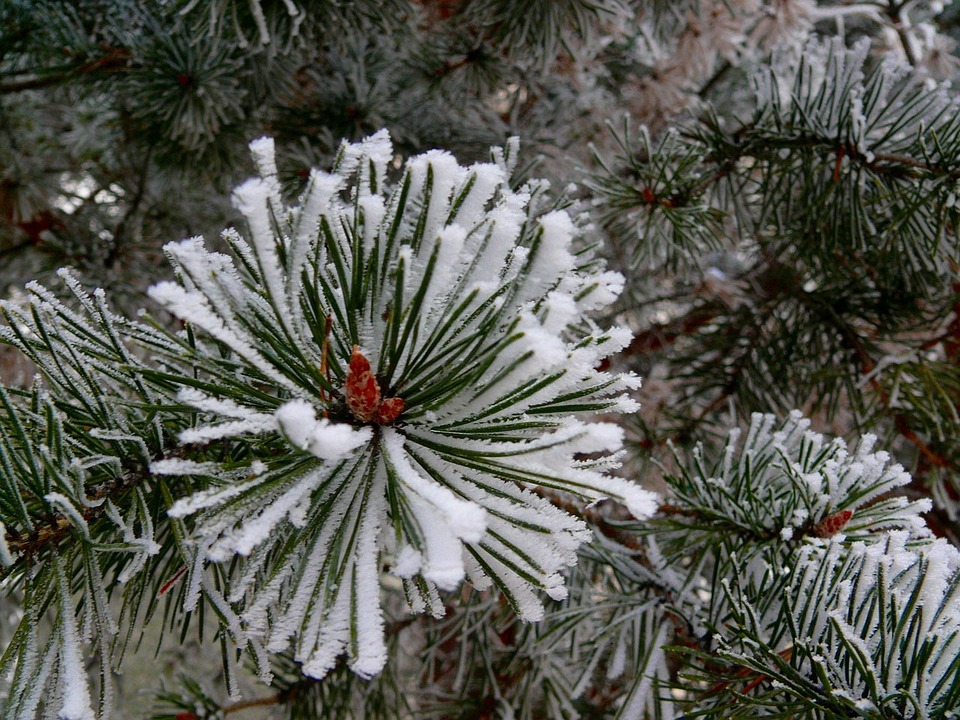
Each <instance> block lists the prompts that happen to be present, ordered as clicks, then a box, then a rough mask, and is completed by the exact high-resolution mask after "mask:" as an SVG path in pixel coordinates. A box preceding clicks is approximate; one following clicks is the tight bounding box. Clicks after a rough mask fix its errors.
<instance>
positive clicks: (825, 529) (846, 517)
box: [810, 510, 853, 538]
mask: <svg viewBox="0 0 960 720" xmlns="http://www.w3.org/2000/svg"><path fill="white" fill-rule="evenodd" d="M851 517H853V510H841V511H840V512H835V513H834V514H833V515H827V516H826V517H825V518H824V519H823V520H821V521H820V522H818V523H817V524H816V525H814V526H813V528H812V529H811V530H810V534H811V535H814V536H815V537H818V538H828V537H833V536H834V535H836V534H837V533H838V532H840V531H841V530H843V528H844V527H845V526H846V524H847V523H848V522H849V521H850V518H851Z"/></svg>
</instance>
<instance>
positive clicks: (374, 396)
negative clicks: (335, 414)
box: [343, 345, 380, 422]
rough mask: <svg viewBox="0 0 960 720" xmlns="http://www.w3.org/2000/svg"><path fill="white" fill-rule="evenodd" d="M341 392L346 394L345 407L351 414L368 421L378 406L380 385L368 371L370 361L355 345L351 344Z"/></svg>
mask: <svg viewBox="0 0 960 720" xmlns="http://www.w3.org/2000/svg"><path fill="white" fill-rule="evenodd" d="M343 392H344V394H345V395H346V396H347V407H349V408H350V412H352V413H353V416H354V417H355V418H356V419H357V420H359V421H360V422H370V420H371V419H372V418H373V416H374V414H375V413H376V412H377V408H378V407H380V386H379V385H378V384H377V378H375V377H374V376H373V373H372V372H370V361H369V360H367V358H366V357H364V355H363V353H362V352H360V348H359V347H357V346H356V345H354V346H353V355H351V356H350V370H349V372H347V381H346V382H345V383H344V386H343Z"/></svg>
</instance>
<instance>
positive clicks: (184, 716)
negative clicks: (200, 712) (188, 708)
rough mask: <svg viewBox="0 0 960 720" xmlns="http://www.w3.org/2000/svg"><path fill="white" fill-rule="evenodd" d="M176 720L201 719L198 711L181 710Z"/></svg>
mask: <svg viewBox="0 0 960 720" xmlns="http://www.w3.org/2000/svg"><path fill="white" fill-rule="evenodd" d="M175 720H199V718H197V714H196V713H192V712H181V713H177V716H176V718H175Z"/></svg>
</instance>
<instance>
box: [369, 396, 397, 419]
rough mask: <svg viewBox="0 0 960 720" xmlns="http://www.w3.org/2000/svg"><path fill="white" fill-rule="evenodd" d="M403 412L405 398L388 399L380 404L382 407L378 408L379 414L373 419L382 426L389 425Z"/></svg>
mask: <svg viewBox="0 0 960 720" xmlns="http://www.w3.org/2000/svg"><path fill="white" fill-rule="evenodd" d="M402 412H403V398H398V397H392V398H387V399H386V400H384V401H383V402H382V403H380V407H378V408H377V414H376V415H375V416H374V418H373V419H374V420H375V421H376V422H377V423H379V424H380V425H388V424H390V423H392V422H393V421H394V420H396V419H397V417H398V416H399V415H400V413H402Z"/></svg>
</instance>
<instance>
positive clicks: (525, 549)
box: [151, 131, 655, 677]
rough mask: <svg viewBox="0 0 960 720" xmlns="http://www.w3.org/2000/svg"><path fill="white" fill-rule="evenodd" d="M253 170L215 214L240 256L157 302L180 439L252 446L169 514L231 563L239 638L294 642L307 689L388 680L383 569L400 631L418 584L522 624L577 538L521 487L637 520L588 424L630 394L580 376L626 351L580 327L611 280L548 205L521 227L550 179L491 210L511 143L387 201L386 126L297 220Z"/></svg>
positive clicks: (410, 173) (199, 263) (630, 496)
mask: <svg viewBox="0 0 960 720" xmlns="http://www.w3.org/2000/svg"><path fill="white" fill-rule="evenodd" d="M252 150H253V153H254V157H255V160H256V162H257V164H258V167H259V171H260V178H258V179H254V180H250V181H248V182H246V183H245V184H243V185H241V186H240V187H239V188H238V189H237V191H236V193H235V196H234V200H235V204H236V206H237V208H238V209H239V210H240V211H241V212H242V213H243V215H244V216H245V218H246V220H247V224H248V226H249V232H250V238H249V241H247V240H244V239H242V238H241V237H240V235H239V234H237V233H235V232H232V231H228V232H227V233H225V239H226V240H227V241H228V243H229V244H230V245H231V247H232V249H233V252H234V256H235V258H231V257H228V256H225V255H222V254H218V253H214V252H211V251H209V250H207V249H206V248H205V247H204V244H203V242H202V240H200V239H192V240H186V241H184V242H181V243H178V244H172V245H170V246H168V247H167V252H168V254H169V255H170V257H171V258H172V260H173V262H174V264H175V266H176V268H177V270H178V274H179V278H180V282H179V283H172V282H168V283H161V284H159V285H157V286H155V287H154V288H153V289H152V291H151V294H152V296H153V298H154V299H155V300H157V301H158V302H159V303H160V304H162V305H163V306H164V307H166V308H167V309H168V310H169V311H170V312H172V313H173V314H174V315H176V316H177V317H179V318H180V319H181V320H183V321H186V322H187V323H189V325H190V327H191V328H192V332H193V333H197V335H196V338H195V339H191V340H188V339H186V336H185V339H184V341H183V347H184V351H183V353H182V357H180V358H176V359H171V362H181V363H184V362H187V363H190V364H192V365H194V366H195V367H196V368H197V369H198V371H199V372H200V374H201V375H202V382H198V383H197V385H196V387H185V388H184V389H183V390H182V391H181V392H180V395H179V399H180V401H181V402H182V403H183V405H186V406H189V407H192V408H195V409H196V410H197V411H200V416H201V418H203V422H202V423H201V424H199V425H198V426H195V427H192V428H190V429H188V430H186V431H184V432H183V433H182V435H181V440H182V441H183V442H188V443H202V442H207V441H210V440H213V439H217V438H229V437H236V436H240V435H243V436H251V437H259V438H260V440H259V441H258V442H262V444H261V445H258V444H256V443H254V444H253V446H254V447H255V448H262V453H261V455H260V456H259V457H258V458H257V461H258V462H260V463H262V467H261V466H260V465H258V467H257V469H259V470H261V471H260V472H253V471H252V472H251V473H250V474H249V475H248V476H247V477H243V478H240V479H239V480H238V479H237V475H236V472H235V471H231V473H232V474H228V473H227V472H226V471H224V476H223V477H221V478H214V480H215V481H214V482H213V483H211V486H210V487H209V488H208V489H206V490H203V491H200V492H198V493H196V494H194V495H192V496H189V497H186V498H184V499H182V500H181V501H179V502H178V503H177V504H175V505H174V507H173V508H172V510H171V514H172V515H174V516H179V517H186V516H194V517H195V518H196V523H195V528H196V530H195V533H196V536H195V541H196V543H197V546H198V547H199V548H200V549H201V551H202V552H203V553H204V554H205V555H206V557H207V558H209V559H212V560H225V559H228V558H231V557H234V556H235V555H236V554H239V555H241V556H246V557H247V559H246V561H245V566H244V567H245V570H244V575H243V579H242V581H241V582H240V584H239V585H238V586H237V587H236V588H234V590H233V593H232V595H231V601H232V602H234V603H235V604H236V605H237V607H238V610H239V612H240V614H241V617H242V618H243V621H244V623H245V628H246V632H248V633H249V634H250V635H251V636H255V637H260V638H263V640H264V641H265V643H266V646H267V647H268V649H273V650H280V649H282V648H284V647H286V646H287V644H288V643H289V642H290V640H291V638H293V641H294V642H295V652H296V657H297V659H298V660H300V661H301V662H302V663H303V669H304V671H305V672H306V673H307V674H309V675H313V676H316V677H320V676H323V675H324V674H325V673H327V672H328V671H329V670H330V669H331V668H332V667H333V666H334V664H335V663H336V661H337V658H338V657H339V656H341V655H343V654H346V655H347V656H348V658H349V663H350V665H351V667H352V668H353V669H354V671H356V672H358V673H360V674H363V675H370V674H373V673H376V672H378V671H379V670H380V668H381V667H382V666H383V664H384V662H385V660H386V655H387V653H386V647H385V643H384V637H383V619H382V612H381V608H380V602H379V593H380V588H379V578H380V573H381V570H382V569H383V568H384V567H385V566H387V567H389V568H390V570H391V571H392V572H393V573H394V574H395V575H397V576H398V577H400V578H402V580H403V584H404V588H405V590H406V594H407V599H408V602H409V603H410V605H411V606H412V607H413V609H414V610H417V611H423V610H429V611H430V612H432V613H434V614H441V613H442V612H443V608H442V605H441V602H440V599H439V595H438V592H437V591H438V589H439V590H451V589H454V588H456V587H457V585H458V584H459V583H460V582H461V581H462V580H464V579H465V578H467V579H469V581H470V582H471V583H472V584H473V585H474V586H476V587H479V588H486V587H490V586H491V585H495V586H496V587H497V588H498V589H499V590H500V591H501V592H503V593H504V595H505V596H506V597H507V598H508V600H509V601H510V602H511V604H512V605H513V607H514V608H515V609H516V611H517V612H518V614H519V615H520V616H521V617H523V618H525V619H531V620H533V619H537V618H539V617H541V615H542V613H543V605H542V600H541V591H542V592H544V593H546V594H547V595H549V596H550V597H553V598H562V597H564V595H565V589H564V586H563V579H562V576H561V574H560V573H561V571H562V570H563V569H564V568H565V567H568V566H570V565H571V564H573V563H574V562H575V561H576V550H577V547H578V546H579V544H580V543H581V542H583V541H584V540H585V539H586V538H587V537H588V534H589V533H588V530H587V528H586V526H585V525H584V524H583V522H581V521H580V520H579V519H577V518H574V517H572V516H570V515H568V514H567V513H566V512H564V511H562V510H560V509H558V508H557V507H555V506H554V505H552V504H550V503H549V502H548V501H546V500H545V499H543V498H541V497H539V496H538V495H536V494H534V493H533V492H532V491H531V488H532V487H535V486H542V487H545V488H549V489H551V490H557V491H563V492H570V493H574V494H576V495H578V496H580V497H583V498H587V499H591V500H593V499H599V498H604V497H609V498H613V499H615V500H618V501H620V502H623V503H624V504H625V505H626V506H627V508H628V509H629V510H630V512H632V513H633V514H634V515H635V516H637V517H641V518H642V517H645V516H647V515H649V514H651V513H652V512H653V510H654V509H655V503H654V496H653V495H651V494H650V493H648V492H646V491H644V490H642V489H640V488H639V487H637V486H636V485H634V484H632V483H630V482H628V481H626V480H623V479H620V478H617V477H615V476H612V475H609V474H608V473H607V470H608V469H609V468H610V467H611V466H613V465H615V461H616V452H617V451H618V450H619V448H620V446H621V439H622V437H621V436H622V432H621V431H620V430H619V429H618V428H616V427H614V426H612V425H610V424H604V423H590V422H585V419H586V416H589V415H591V414H595V413H597V412H599V411H605V412H611V411H614V412H615V411H630V410H632V409H633V408H634V403H633V401H632V400H630V399H629V398H628V397H627V395H626V391H628V390H630V389H633V388H635V387H637V385H638V381H637V379H636V378H635V377H632V376H629V375H617V374H611V373H607V372H602V371H598V370H596V369H595V368H596V367H597V366H598V365H599V363H600V361H601V360H602V359H603V358H605V357H607V356H609V355H610V354H611V353H614V352H616V351H618V350H619V349H621V348H622V347H623V346H624V345H625V344H626V343H627V342H628V341H629V339H630V333H629V331H628V330H626V329H625V328H618V327H614V328H609V329H606V328H601V327H598V326H597V325H596V323H594V322H593V321H592V320H590V318H589V317H588V315H587V313H588V312H589V311H592V310H596V309H598V308H601V307H604V306H606V305H608V304H609V303H610V302H612V300H613V299H615V298H616V296H617V294H618V293H619V291H620V289H621V287H622V283H623V279H622V277H621V276H619V275H617V274H616V273H610V272H604V271H603V270H602V268H600V267H599V265H598V264H597V263H595V262H593V261H592V260H591V259H590V257H589V253H585V252H582V251H580V250H578V249H577V248H576V247H575V240H576V237H577V234H578V229H577V227H576V226H575V223H574V222H573V220H572V219H571V218H570V216H569V215H568V213H567V212H566V211H565V210H563V209H552V210H547V211H543V210H539V209H538V208H539V207H540V206H541V205H542V204H543V197H544V191H545V190H546V183H538V182H532V183H528V184H526V185H525V186H523V187H522V188H521V189H519V190H517V191H514V190H511V188H510V186H509V184H508V182H507V181H508V176H509V168H510V165H511V160H512V156H513V155H514V154H515V152H516V144H515V143H513V144H511V145H509V146H508V147H507V148H506V149H504V150H495V151H494V153H493V158H494V161H493V162H491V163H487V164H477V165H473V166H471V167H462V166H460V165H459V164H458V163H457V162H456V161H455V160H454V158H453V157H452V156H450V155H449V154H447V153H445V152H440V151H431V152H428V153H425V154H423V155H420V156H417V157H414V158H412V159H410V160H409V161H408V162H407V163H406V166H405V169H404V172H403V173H402V175H401V176H400V178H399V180H398V181H397V182H396V184H388V179H387V168H388V166H389V165H390V163H391V162H392V161H393V158H394V153H393V148H392V146H391V143H390V139H389V136H388V135H387V133H386V132H385V131H381V132H380V133H377V134H376V135H373V136H372V137H369V138H367V139H366V140H364V141H363V142H361V143H358V144H344V145H343V146H342V147H341V149H340V152H339V154H338V157H337V160H336V164H335V167H334V171H333V172H332V173H325V172H319V171H313V172H312V174H311V176H310V181H309V183H308V186H307V188H306V190H305V191H304V193H303V195H302V196H301V197H300V199H299V202H298V203H297V204H295V205H294V206H292V207H288V206H287V205H286V204H285V203H284V201H283V199H282V197H281V194H280V186H279V182H278V179H277V171H276V165H275V161H274V154H273V143H272V141H270V140H268V139H261V140H258V141H255V142H254V143H253V145H252ZM200 331H202V332H200ZM190 337H191V338H193V335H192V334H191V335H190ZM171 467H173V468H174V470H175V468H176V466H175V465H174V466H171ZM155 468H157V470H158V471H160V472H167V471H168V468H167V466H166V465H163V464H162V463H161V464H155Z"/></svg>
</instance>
